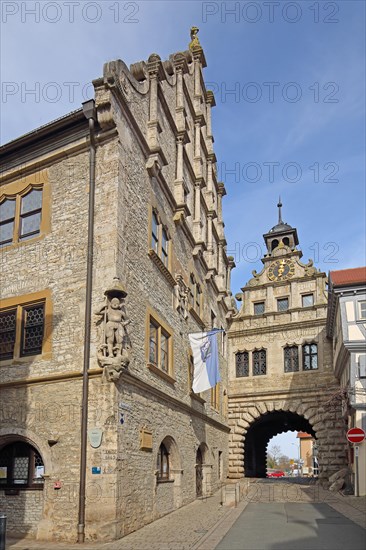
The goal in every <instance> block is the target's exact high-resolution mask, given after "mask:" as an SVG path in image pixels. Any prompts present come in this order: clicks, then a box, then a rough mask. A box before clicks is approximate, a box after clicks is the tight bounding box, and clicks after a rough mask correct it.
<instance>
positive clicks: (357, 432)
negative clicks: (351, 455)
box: [347, 428, 365, 443]
mask: <svg viewBox="0 0 366 550" xmlns="http://www.w3.org/2000/svg"><path fill="white" fill-rule="evenodd" d="M347 439H348V441H349V442H350V443H362V441H363V440H364V439H365V432H364V431H363V429H362V428H351V429H350V430H348V432H347Z"/></svg>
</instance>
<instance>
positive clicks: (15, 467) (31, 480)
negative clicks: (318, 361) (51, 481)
mask: <svg viewBox="0 0 366 550" xmlns="http://www.w3.org/2000/svg"><path fill="white" fill-rule="evenodd" d="M0 469H1V472H2V476H1V477H0V488H12V487H13V488H17V489H21V488H29V487H31V488H34V489H42V488H43V483H44V479H43V477H42V476H43V474H44V464H43V460H42V457H41V455H40V454H39V453H38V451H36V449H34V448H33V447H32V446H31V445H28V444H27V443H24V442H22V441H17V442H15V443H11V444H10V445H6V446H5V447H3V448H2V449H1V450H0Z"/></svg>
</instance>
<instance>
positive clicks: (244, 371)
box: [235, 351, 249, 378]
mask: <svg viewBox="0 0 366 550" xmlns="http://www.w3.org/2000/svg"><path fill="white" fill-rule="evenodd" d="M235 367H236V377H237V378H241V377H243V376H249V352H248V351H238V353H236V355H235Z"/></svg>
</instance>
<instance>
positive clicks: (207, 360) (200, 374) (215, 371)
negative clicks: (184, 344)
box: [188, 329, 223, 393]
mask: <svg viewBox="0 0 366 550" xmlns="http://www.w3.org/2000/svg"><path fill="white" fill-rule="evenodd" d="M218 332H223V330H222V329H213V330H210V331H209V332H194V333H192V334H189V335H188V336H189V342H190V344H191V348H192V352H193V365H194V373H193V383H192V390H193V391H194V393H200V392H201V391H205V390H208V389H210V388H213V387H214V386H216V384H217V382H220V380H221V378H220V372H219V355H218V350H217V339H216V334H217V333H218Z"/></svg>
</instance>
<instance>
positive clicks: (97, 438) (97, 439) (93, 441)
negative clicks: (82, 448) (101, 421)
mask: <svg viewBox="0 0 366 550" xmlns="http://www.w3.org/2000/svg"><path fill="white" fill-rule="evenodd" d="M88 435H89V442H90V445H91V446H92V447H93V449H97V448H98V447H100V444H101V443H102V436H103V431H102V430H101V429H100V428H92V429H91V430H89V431H88Z"/></svg>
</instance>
